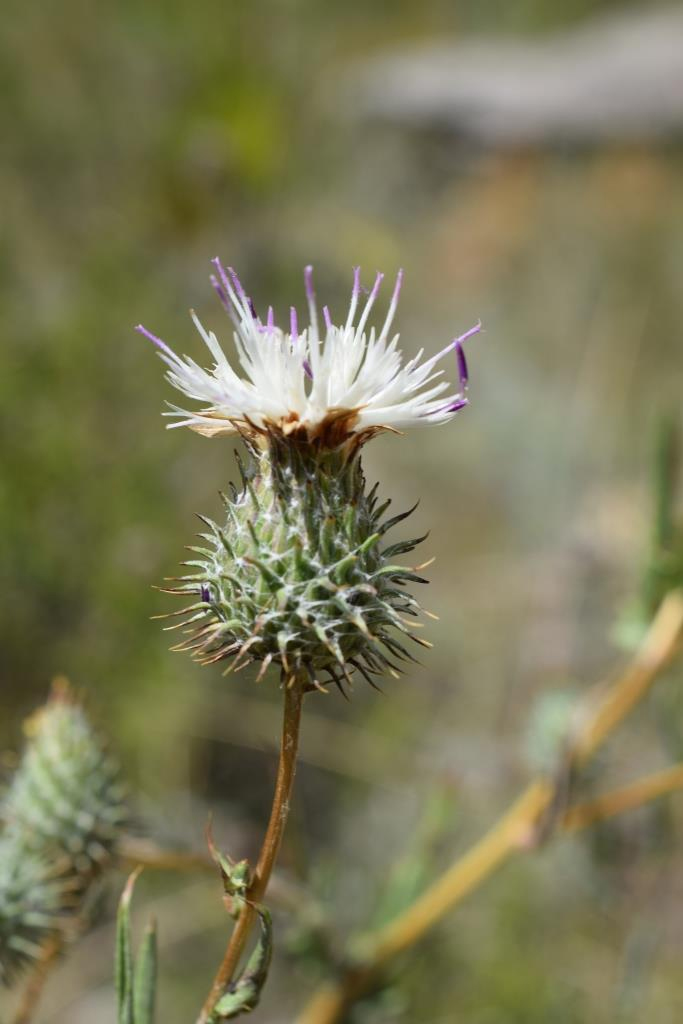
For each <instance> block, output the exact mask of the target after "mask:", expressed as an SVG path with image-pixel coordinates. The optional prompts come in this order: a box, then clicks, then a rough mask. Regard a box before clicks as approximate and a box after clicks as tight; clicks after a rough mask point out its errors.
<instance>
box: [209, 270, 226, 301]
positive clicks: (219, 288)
mask: <svg viewBox="0 0 683 1024" xmlns="http://www.w3.org/2000/svg"><path fill="white" fill-rule="evenodd" d="M209 280H210V281H211V285H212V287H213V290H214V291H215V293H216V295H217V296H218V298H219V299H220V300H221V305H222V306H223V307H224V308H225V309H229V307H230V303H229V302H228V296H227V295H226V294H225V291H224V289H223V286H222V285H221V283H220V281H219V280H218V278H217V277H216V275H215V274H212V275H211V277H210V278H209Z"/></svg>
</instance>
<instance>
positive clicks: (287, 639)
mask: <svg viewBox="0 0 683 1024" xmlns="http://www.w3.org/2000/svg"><path fill="white" fill-rule="evenodd" d="M247 448H248V452H249V462H248V464H247V465H246V466H244V465H242V464H241V463H240V471H241V477H242V486H241V489H239V490H238V489H236V488H235V489H233V493H232V495H231V496H230V497H227V496H225V497H224V504H225V511H226V517H227V518H226V522H225V524H224V525H218V524H216V523H214V522H212V521H211V520H208V519H204V518H203V517H202V519H203V521H204V522H205V523H206V525H207V526H208V532H207V533H203V534H201V535H200V536H201V538H202V540H203V545H202V546H201V547H195V548H192V549H191V550H192V551H193V553H194V554H195V555H196V556H197V557H196V558H194V559H193V560H192V561H190V562H188V563H186V564H187V565H188V567H190V568H191V570H192V571H191V573H190V574H188V575H186V576H184V577H182V578H181V580H179V585H178V587H176V588H175V590H174V592H176V593H181V594H193V595H195V597H196V600H195V601H194V602H193V603H192V604H190V605H189V606H188V607H186V608H185V609H183V611H184V612H186V613H187V614H188V616H189V618H188V619H187V620H186V621H185V623H184V625H188V626H190V627H191V628H190V632H191V635H190V638H189V639H187V640H186V641H184V642H183V643H181V644H179V645H177V647H176V649H179V650H189V651H191V652H193V654H194V656H195V657H196V658H197V659H198V660H199V661H201V662H202V663H203V664H210V663H212V662H216V661H220V660H221V659H224V658H231V659H232V664H231V667H232V668H239V667H242V666H243V665H246V664H247V663H249V662H251V661H258V662H260V663H261V665H262V670H261V672H264V671H265V669H266V668H267V667H268V666H269V665H270V664H271V663H274V664H277V665H280V666H281V668H282V670H283V672H284V675H285V676H286V677H291V676H293V675H298V676H300V677H303V678H304V680H305V681H306V682H307V683H308V684H309V685H310V686H311V687H318V688H320V687H322V685H323V683H324V682H325V681H330V680H331V681H333V682H335V683H336V684H337V685H338V686H340V687H343V681H344V680H345V679H346V680H349V679H350V676H351V674H352V673H353V671H354V670H358V671H359V672H360V673H361V674H362V675H364V676H365V677H366V678H368V679H369V680H370V681H372V676H373V675H379V674H382V673H384V672H386V671H387V670H388V671H391V672H395V671H396V669H397V665H396V661H397V660H401V659H404V658H407V657H410V654H409V653H408V651H407V649H406V648H405V646H404V644H403V642H402V638H401V634H403V635H405V636H407V637H410V638H411V639H413V640H416V641H417V642H422V643H424V641H420V640H419V639H418V638H417V637H415V636H414V635H413V634H412V631H411V628H410V626H409V624H408V621H409V620H407V619H406V616H415V615H416V614H417V613H418V611H419V606H418V604H417V602H416V600H415V599H414V598H413V597H412V596H411V595H410V594H409V593H408V592H407V591H406V590H405V589H404V584H405V583H406V582H408V581H416V582H426V581H425V580H423V579H422V578H421V577H420V576H418V575H416V573H415V572H413V571H411V570H409V569H406V568H404V567H403V566H398V565H396V564H394V563H393V561H392V559H393V557H394V556H396V555H399V554H401V553H404V552H407V551H410V550H412V548H413V547H414V546H415V545H416V544H417V543H418V540H411V541H406V542H401V543H398V544H393V545H390V546H387V544H386V542H385V534H386V533H387V531H388V530H389V528H390V527H391V526H392V525H393V524H395V523H396V522H398V521H400V520H402V519H404V518H405V517H406V516H407V515H408V513H403V514H400V515H397V516H394V517H392V518H389V519H385V518H384V514H385V512H386V510H387V507H388V505H389V502H385V503H384V504H379V503H378V500H377V496H376V488H373V489H372V490H371V491H370V492H367V491H366V489H365V480H364V475H363V471H362V468H361V464H360V458H359V446H358V445H357V444H349V443H342V444H340V445H338V446H337V447H329V446H327V445H326V446H323V445H318V444H315V443H311V442H310V441H308V440H302V441H297V440H296V439H295V438H293V437H291V436H290V437H285V436H283V435H281V434H270V435H268V437H267V439H261V443H256V441H254V440H253V439H251V440H248V442H247ZM178 614H182V612H181V613H178Z"/></svg>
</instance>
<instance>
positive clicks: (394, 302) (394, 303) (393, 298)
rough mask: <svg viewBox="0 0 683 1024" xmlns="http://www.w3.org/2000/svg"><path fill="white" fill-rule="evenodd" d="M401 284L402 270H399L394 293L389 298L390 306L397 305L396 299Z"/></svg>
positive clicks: (399, 292)
mask: <svg viewBox="0 0 683 1024" xmlns="http://www.w3.org/2000/svg"><path fill="white" fill-rule="evenodd" d="M402 284H403V268H402V267H401V269H400V270H399V272H398V274H397V275H396V284H395V285H394V293H393V295H392V296H391V305H392V306H395V305H396V304H397V303H398V297H399V295H400V294H401V285H402Z"/></svg>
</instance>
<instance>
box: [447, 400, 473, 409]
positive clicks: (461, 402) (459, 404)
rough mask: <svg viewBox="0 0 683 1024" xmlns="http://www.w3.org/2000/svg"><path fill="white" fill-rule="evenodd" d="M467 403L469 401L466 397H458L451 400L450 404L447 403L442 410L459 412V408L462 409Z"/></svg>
mask: <svg viewBox="0 0 683 1024" xmlns="http://www.w3.org/2000/svg"><path fill="white" fill-rule="evenodd" d="M469 404H470V402H469V399H468V398H458V399H456V400H455V402H452V403H451V405H447V406H446V408H445V409H444V412H460V410H461V409H464V408H465V406H466V405H469Z"/></svg>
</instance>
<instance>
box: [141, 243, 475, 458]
mask: <svg viewBox="0 0 683 1024" xmlns="http://www.w3.org/2000/svg"><path fill="white" fill-rule="evenodd" d="M213 262H214V265H215V268H216V272H217V273H216V275H214V276H212V278H211V281H212V284H213V286H214V288H215V290H216V292H217V294H218V297H219V298H220V300H221V303H222V304H223V307H224V308H225V310H226V312H227V313H228V315H229V316H230V318H231V320H232V322H233V325H234V340H235V346H236V349H237V356H238V359H239V362H240V364H241V368H242V375H239V374H238V373H236V372H235V370H234V369H233V367H232V366H231V365H230V363H229V361H228V359H227V357H226V355H225V353H224V352H223V350H222V348H221V347H220V345H219V343H218V340H217V338H216V336H215V334H214V333H213V332H211V331H206V330H205V329H204V327H203V326H202V324H201V323H200V321H199V319H198V318H197V316H196V315H195V314H194V313H192V319H193V321H194V324H195V326H196V328H197V330H198V331H199V333H200V335H201V336H202V338H203V340H204V342H205V343H206V346H207V348H208V349H209V351H210V353H211V356H212V357H213V360H214V362H213V366H212V367H211V368H210V369H208V370H205V369H202V367H201V366H199V365H198V364H197V363H196V362H195V361H194V360H193V359H191V358H189V357H188V356H184V357H180V356H178V355H176V354H175V352H173V350H172V349H171V348H169V346H168V345H167V344H166V343H165V342H164V341H162V340H161V339H160V338H157V337H156V336H155V335H153V334H151V333H150V332H149V331H147V330H146V329H145V328H144V327H142V326H141V325H140V326H138V328H137V330H138V331H140V333H142V334H144V335H145V337H147V338H149V339H150V340H151V341H153V342H154V344H155V345H156V346H157V348H158V350H159V355H160V357H161V359H163V361H164V362H165V363H166V365H167V366H168V373H167V379H168V380H169V382H170V383H171V384H172V385H173V386H174V387H175V388H177V389H178V390H179V391H181V392H182V393H183V394H184V395H186V396H187V397H188V398H191V399H193V400H194V401H197V402H200V403H201V408H200V409H198V410H196V411H193V410H189V409H184V408H182V407H179V406H176V405H171V406H170V409H171V411H170V412H167V413H165V415H167V416H170V417H172V418H173V419H174V421H175V422H173V423H170V424H169V426H171V427H181V426H187V427H190V428H191V429H192V430H195V431H197V432H198V433H200V434H204V435H206V436H208V437H214V436H217V435H223V434H234V433H238V432H245V431H246V432H248V433H259V432H270V431H273V430H274V431H276V432H278V433H281V434H284V435H289V434H298V435H302V436H304V437H306V438H307V439H309V440H313V439H318V438H321V439H323V440H328V441H330V442H331V443H338V442H339V441H341V440H343V439H345V438H347V437H349V436H352V435H356V436H360V437H361V438H364V437H366V436H367V435H369V434H372V433H375V432H377V431H380V430H392V429H393V430H403V429H405V428H407V427H411V426H417V425H421V424H427V423H435V424H439V423H447V422H448V421H449V420H450V419H452V418H453V417H454V416H455V415H456V414H457V413H458V412H459V411H460V410H461V409H462V408H464V406H465V405H467V385H468V374H467V363H466V360H465V353H464V350H463V342H464V341H465V340H466V339H467V338H469V337H471V336H472V335H473V334H476V333H477V332H478V331H479V330H480V329H481V325H480V324H476V325H475V326H474V327H472V328H471V329H470V330H469V331H467V332H466V333H465V334H463V335H461V336H460V337H458V338H455V339H453V341H451V342H450V343H449V344H448V345H447V346H446V347H445V348H444V349H443V350H442V351H441V352H439V353H437V355H435V356H431V357H429V358H426V359H423V350H422V349H420V351H419V352H418V353H417V355H415V356H414V357H413V358H412V359H409V360H408V361H407V362H404V361H403V356H402V352H401V350H400V349H399V347H398V342H399V336H398V334H393V335H392V334H391V328H392V323H393V320H394V315H395V313H396V307H397V304H398V297H399V292H400V290H401V282H402V278H403V272H402V271H399V273H398V276H397V278H396V284H395V286H394V290H393V294H392V297H391V300H390V303H389V308H388V311H387V313H386V315H385V318H384V322H383V324H382V327H381V329H380V330H379V331H378V330H376V328H375V327H368V322H369V318H370V314H371V312H372V309H373V306H374V304H375V300H376V299H377V296H378V293H379V290H380V286H381V284H382V280H383V276H384V275H383V274H377V276H376V279H375V283H374V285H373V287H372V289H371V290H370V291H369V293H367V297H366V298H365V299H364V301H363V302H362V301H361V295H362V294H364V290H363V289H362V287H361V283H360V268H358V267H357V268H356V269H355V270H354V276H353V288H352V291H351V302H350V305H349V310H348V313H347V316H346V320H345V321H344V323H343V324H341V325H336V324H334V323H333V322H332V317H331V315H330V312H329V310H328V308H327V306H324V307H323V310H322V314H323V316H322V323H321V322H320V318H319V316H318V308H317V304H316V298H315V292H314V289H313V272H312V267H306V269H305V271H304V282H305V290H306V299H307V304H308V318H309V323H308V326H307V327H305V328H304V329H303V330H300V328H299V320H298V316H297V312H296V309H295V308H294V307H292V308H291V310H290V319H289V324H288V325H287V329H284V328H282V327H280V326H278V325H277V324H276V323H275V319H274V315H273V310H272V307H270V308H269V309H268V313H267V316H266V318H265V321H264V320H262V319H261V318H260V317H259V316H258V315H257V313H256V310H255V308H254V305H253V303H252V301H251V299H250V298H249V296H248V295H247V294H246V292H245V290H244V288H243V287H242V284H241V282H240V280H239V278H238V277H237V274H236V273H235V272H234V271H233V270H232V269H231V268H227V270H226V268H224V267H223V265H222V264H221V262H220V260H218V259H216V260H214V261H213ZM450 352H453V353H454V355H455V364H456V368H457V373H458V379H459V382H458V386H457V390H455V391H454V390H453V388H452V386H451V385H450V384H448V383H447V381H445V380H444V379H443V373H444V371H443V369H442V368H440V366H439V364H440V362H441V360H442V359H443V358H444V356H446V355H447V354H448V353H450Z"/></svg>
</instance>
